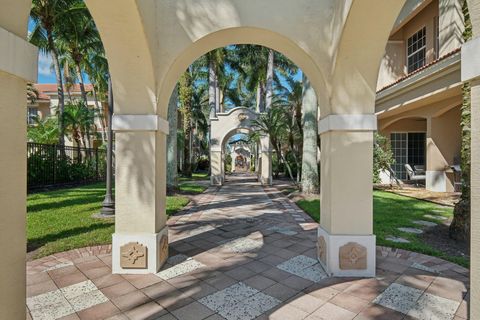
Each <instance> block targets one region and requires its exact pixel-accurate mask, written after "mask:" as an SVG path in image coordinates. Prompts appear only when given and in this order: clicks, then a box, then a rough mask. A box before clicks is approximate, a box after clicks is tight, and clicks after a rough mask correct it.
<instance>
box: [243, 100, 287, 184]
mask: <svg viewBox="0 0 480 320" xmlns="http://www.w3.org/2000/svg"><path fill="white" fill-rule="evenodd" d="M287 122H288V118H287V117H286V115H285V112H284V110H282V109H279V108H271V109H269V110H267V111H266V112H264V113H262V114H260V115H259V116H258V118H257V119H255V120H253V121H252V124H253V125H254V127H255V131H254V132H253V133H252V134H251V135H250V137H251V138H252V140H254V141H255V140H256V141H258V140H259V139H260V136H262V135H267V136H268V137H269V140H270V143H271V145H272V147H273V149H274V150H275V153H276V155H277V157H278V158H279V159H281V162H282V163H283V164H284V165H285V167H286V169H287V172H288V175H289V177H290V179H291V180H292V181H293V182H294V183H296V181H295V178H294V176H293V171H292V167H291V165H290V164H289V162H288V161H287V159H286V155H285V153H284V152H283V149H282V141H285V140H286V139H287V136H288V134H289V132H288V131H287V130H286V129H285V127H286V126H285V124H286V123H287Z"/></svg>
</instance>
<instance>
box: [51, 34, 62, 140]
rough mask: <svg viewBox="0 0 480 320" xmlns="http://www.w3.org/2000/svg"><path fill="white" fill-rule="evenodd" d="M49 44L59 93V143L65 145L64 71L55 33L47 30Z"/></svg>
mask: <svg viewBox="0 0 480 320" xmlns="http://www.w3.org/2000/svg"><path fill="white" fill-rule="evenodd" d="M47 38H48V45H49V46H50V48H51V50H50V54H51V55H52V60H53V67H54V69H55V77H56V80H57V93H58V144H59V145H61V146H63V145H65V125H64V121H63V113H64V111H65V96H64V93H63V79H62V71H61V68H60V62H59V60H58V53H57V49H56V48H55V44H54V42H53V35H52V33H51V32H50V31H48V32H47Z"/></svg>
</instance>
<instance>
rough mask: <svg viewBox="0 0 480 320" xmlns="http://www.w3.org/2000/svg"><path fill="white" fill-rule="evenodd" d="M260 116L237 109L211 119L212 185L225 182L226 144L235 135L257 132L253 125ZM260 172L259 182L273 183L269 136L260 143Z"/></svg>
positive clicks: (249, 111)
mask: <svg viewBox="0 0 480 320" xmlns="http://www.w3.org/2000/svg"><path fill="white" fill-rule="evenodd" d="M257 117H258V114H257V113H256V112H253V111H252V110H250V109H248V108H244V107H237V108H234V109H232V110H230V111H228V112H225V113H217V117H216V118H212V119H210V121H211V122H210V125H211V137H210V161H211V171H212V173H211V183H212V185H221V184H223V182H224V181H225V172H224V162H225V154H224V153H225V144H226V143H227V141H228V139H230V138H231V137H232V136H233V135H234V134H237V133H245V134H249V133H251V132H252V131H255V125H254V123H253V121H254V120H256V119H257ZM259 152H260V161H261V162H260V166H259V167H260V170H259V172H258V180H259V181H260V182H261V183H262V184H264V185H270V184H271V183H272V150H271V148H270V141H269V138H268V136H262V137H261V138H260V141H259Z"/></svg>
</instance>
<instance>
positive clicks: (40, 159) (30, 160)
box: [27, 142, 106, 190]
mask: <svg viewBox="0 0 480 320" xmlns="http://www.w3.org/2000/svg"><path fill="white" fill-rule="evenodd" d="M105 170H106V151H105V150H99V149H92V148H81V147H67V146H59V145H50V144H40V143H31V142H28V143H27V177H28V178H27V184H28V189H29V190H31V189H36V188H42V187H49V186H56V185H62V184H77V183H85V182H95V181H104V180H105Z"/></svg>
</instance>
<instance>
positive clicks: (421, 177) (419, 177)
mask: <svg viewBox="0 0 480 320" xmlns="http://www.w3.org/2000/svg"><path fill="white" fill-rule="evenodd" d="M405 170H407V175H408V180H410V181H413V182H415V186H417V187H418V182H419V181H423V182H424V183H425V178H426V176H425V174H418V173H416V172H415V170H413V169H412V166H411V165H409V164H408V163H407V164H405Z"/></svg>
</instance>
